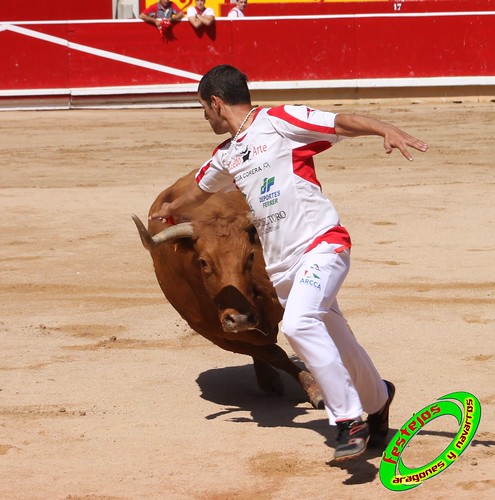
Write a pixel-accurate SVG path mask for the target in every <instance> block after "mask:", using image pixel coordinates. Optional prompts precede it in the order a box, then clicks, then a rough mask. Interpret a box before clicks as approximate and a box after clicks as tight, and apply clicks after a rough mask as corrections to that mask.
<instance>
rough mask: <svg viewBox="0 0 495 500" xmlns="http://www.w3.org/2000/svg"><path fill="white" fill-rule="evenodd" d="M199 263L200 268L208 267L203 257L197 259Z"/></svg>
mask: <svg viewBox="0 0 495 500" xmlns="http://www.w3.org/2000/svg"><path fill="white" fill-rule="evenodd" d="M199 265H200V266H201V268H202V269H204V268H206V267H208V262H206V260H205V259H199Z"/></svg>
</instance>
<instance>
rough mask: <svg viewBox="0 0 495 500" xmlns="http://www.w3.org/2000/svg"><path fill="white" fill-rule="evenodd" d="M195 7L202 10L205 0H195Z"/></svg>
mask: <svg viewBox="0 0 495 500" xmlns="http://www.w3.org/2000/svg"><path fill="white" fill-rule="evenodd" d="M196 7H197V8H198V9H199V10H203V9H204V7H205V0H196Z"/></svg>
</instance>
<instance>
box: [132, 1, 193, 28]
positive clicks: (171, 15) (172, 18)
mask: <svg viewBox="0 0 495 500" xmlns="http://www.w3.org/2000/svg"><path fill="white" fill-rule="evenodd" d="M139 17H140V19H142V20H143V21H146V22H147V23H149V24H152V25H153V26H156V27H157V28H158V29H162V27H163V23H162V21H163V20H165V22H166V21H168V22H169V23H170V24H175V23H178V22H179V21H180V20H181V19H182V18H183V17H184V12H182V11H181V10H180V9H179V7H177V5H175V4H174V3H173V2H171V1H170V0H158V3H156V4H154V5H150V6H149V7H148V8H147V9H145V10H143V12H141V14H139Z"/></svg>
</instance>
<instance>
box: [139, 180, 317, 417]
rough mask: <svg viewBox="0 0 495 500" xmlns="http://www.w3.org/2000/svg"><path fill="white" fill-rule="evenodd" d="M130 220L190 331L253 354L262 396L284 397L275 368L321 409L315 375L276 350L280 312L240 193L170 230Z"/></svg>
mask: <svg viewBox="0 0 495 500" xmlns="http://www.w3.org/2000/svg"><path fill="white" fill-rule="evenodd" d="M192 175H194V173H193V172H191V173H190V174H188V175H186V176H184V177H183V178H181V179H179V180H178V181H177V182H176V183H175V184H173V185H172V186H171V187H169V188H168V189H166V190H165V191H163V192H162V193H160V194H159V195H158V197H157V198H156V200H155V201H154V203H153V204H152V206H151V208H150V211H149V213H150V214H151V213H153V212H156V211H158V210H159V208H160V207H161V205H162V204H163V203H164V202H166V201H167V202H170V201H171V200H173V199H174V198H176V197H177V196H178V195H179V193H180V192H181V191H182V190H183V189H185V188H186V186H187V185H188V183H189V182H190V179H191V176H192ZM133 220H134V222H135V224H136V226H137V228H138V231H139V235H140V237H141V241H142V243H143V245H144V247H145V248H146V249H147V250H149V252H150V254H151V257H152V259H153V265H154V268H155V274H156V277H157V279H158V283H159V284H160V287H161V289H162V291H163V293H164V294H165V297H166V298H167V299H168V301H169V302H170V304H172V306H173V307H174V308H175V309H176V310H177V312H178V313H179V314H180V315H181V316H182V318H183V319H184V320H186V321H187V323H188V324H189V326H190V327H191V328H192V329H193V330H195V331H196V332H198V333H199V334H200V335H202V336H203V337H205V338H207V339H208V340H210V341H211V342H213V343H214V344H216V345H218V346H219V347H221V348H222V349H225V350H227V351H232V352H235V353H240V354H247V355H249V356H251V357H252V358H253V361H254V368H255V373H256V378H257V381H258V385H259V387H260V388H261V389H262V390H264V391H268V392H275V393H278V394H280V393H282V392H283V385H282V381H281V378H280V375H279V374H278V372H277V371H276V370H275V369H274V368H278V369H280V370H284V371H286V372H287V373H289V374H290V375H292V376H293V377H294V378H295V379H296V380H298V381H299V383H300V384H301V385H302V387H303V388H304V390H305V391H306V393H307V394H308V398H309V401H310V402H311V404H312V405H313V406H314V407H315V408H317V407H321V406H322V403H323V401H322V398H321V394H320V391H319V389H318V387H317V385H316V383H315V381H314V379H313V377H312V376H311V375H310V373H309V372H307V371H305V370H301V369H300V368H299V367H298V366H297V365H295V364H294V363H293V362H292V361H291V360H290V359H289V357H288V356H287V353H286V352H285V351H284V350H283V349H282V348H281V347H280V346H278V345H277V344H276V342H277V333H278V324H279V322H280V320H281V318H282V313H283V310H282V307H281V306H280V304H279V302H278V299H277V296H276V294H275V290H274V288H273V286H272V284H271V282H270V280H269V278H268V275H267V274H266V271H265V262H264V259H263V255H262V251H261V246H260V243H259V241H258V239H257V234H256V230H255V228H254V226H253V224H252V221H251V218H250V211H249V208H248V206H247V204H246V202H245V200H244V198H243V196H242V194H241V193H239V192H229V193H216V194H215V195H213V196H211V197H210V198H209V199H208V200H207V201H206V202H205V203H204V204H203V205H201V206H200V207H197V208H195V209H192V210H191V211H190V212H189V213H187V214H183V217H182V220H181V221H179V223H178V224H176V225H172V226H169V225H164V224H163V223H162V222H161V221H157V220H152V221H150V222H149V227H148V229H146V228H145V227H144V225H143V223H142V222H141V221H140V220H139V218H138V217H137V216H136V215H134V216H133ZM176 222H177V221H176ZM164 228H165V229H164Z"/></svg>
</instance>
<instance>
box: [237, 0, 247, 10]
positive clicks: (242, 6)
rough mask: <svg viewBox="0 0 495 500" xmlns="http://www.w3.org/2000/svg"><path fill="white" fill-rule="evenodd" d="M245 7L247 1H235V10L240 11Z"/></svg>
mask: <svg viewBox="0 0 495 500" xmlns="http://www.w3.org/2000/svg"><path fill="white" fill-rule="evenodd" d="M246 7H247V0H237V8H238V9H239V10H241V11H244V9H245V8H246Z"/></svg>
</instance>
